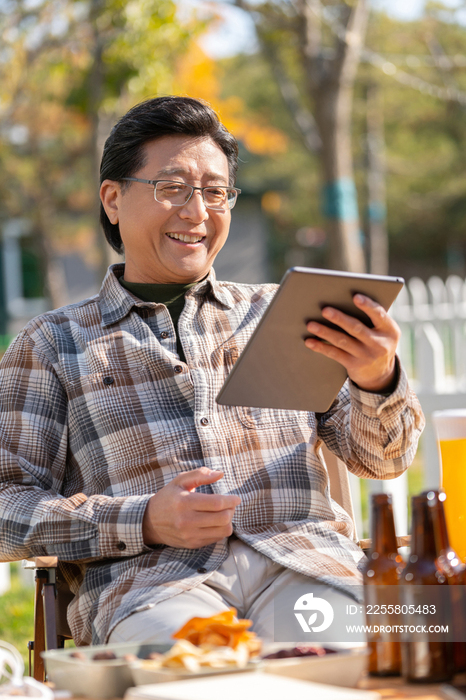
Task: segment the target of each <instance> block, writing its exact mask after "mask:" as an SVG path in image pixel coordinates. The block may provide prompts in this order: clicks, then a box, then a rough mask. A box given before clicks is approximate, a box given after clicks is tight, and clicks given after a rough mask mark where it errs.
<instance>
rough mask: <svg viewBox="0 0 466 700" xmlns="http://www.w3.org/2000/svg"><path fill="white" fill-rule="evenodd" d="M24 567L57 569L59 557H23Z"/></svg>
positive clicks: (22, 564) (22, 563)
mask: <svg viewBox="0 0 466 700" xmlns="http://www.w3.org/2000/svg"><path fill="white" fill-rule="evenodd" d="M21 566H22V568H23V569H56V568H57V566H58V557H34V559H23V560H22V562H21Z"/></svg>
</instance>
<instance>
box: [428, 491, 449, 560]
mask: <svg viewBox="0 0 466 700" xmlns="http://www.w3.org/2000/svg"><path fill="white" fill-rule="evenodd" d="M431 509H432V519H433V522H434V525H435V537H436V545H437V551H438V553H439V554H441V553H442V552H446V551H448V550H449V549H451V548H450V540H449V538H448V530H447V521H446V518H445V510H444V508H443V503H441V502H440V501H437V503H436V504H435V505H434V506H431Z"/></svg>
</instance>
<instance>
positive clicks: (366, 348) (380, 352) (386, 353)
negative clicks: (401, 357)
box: [304, 294, 400, 392]
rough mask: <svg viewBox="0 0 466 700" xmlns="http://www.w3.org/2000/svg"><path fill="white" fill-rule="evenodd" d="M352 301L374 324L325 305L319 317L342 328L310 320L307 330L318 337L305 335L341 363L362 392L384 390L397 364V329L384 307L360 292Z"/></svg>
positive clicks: (317, 349) (309, 342)
mask: <svg viewBox="0 0 466 700" xmlns="http://www.w3.org/2000/svg"><path fill="white" fill-rule="evenodd" d="M353 301H354V303H355V305H356V306H357V307H358V309H361V311H364V313H366V314H367V315H368V316H369V318H370V320H371V321H372V323H373V326H374V327H373V328H368V327H367V326H365V325H364V323H362V322H361V321H359V320H358V319H356V318H353V317H352V316H348V315H347V314H345V313H343V312H342V311H339V310H338V309H334V308H332V307H330V306H326V307H325V308H324V309H323V310H322V316H323V317H324V318H325V319H326V320H327V321H331V322H332V323H333V324H335V325H337V326H339V327H340V328H342V330H343V331H346V333H343V332H341V331H338V330H334V329H331V328H327V326H324V325H323V324H321V323H317V322H315V321H311V322H310V323H308V324H307V329H308V331H309V332H310V333H312V334H313V335H316V336H318V338H319V340H317V339H314V338H307V339H306V340H305V341H304V342H305V344H306V346H307V347H308V348H310V349H311V350H314V351H315V352H319V353H321V354H322V355H325V356H326V357H330V358H331V359H332V360H336V361H337V362H340V364H342V365H343V366H344V367H345V368H346V371H347V372H348V376H349V378H350V379H351V380H352V381H353V382H355V384H357V385H358V386H359V387H360V388H361V389H363V390H365V391H373V392H384V391H386V390H387V389H388V388H389V387H390V386H391V384H392V383H393V381H394V378H395V372H396V364H395V352H396V348H397V345H398V341H399V339H400V329H399V327H398V325H397V324H396V323H395V321H394V320H393V319H392V318H390V316H389V315H388V313H387V312H386V311H385V309H384V308H383V307H382V306H380V304H377V302H375V301H373V300H372V299H370V298H369V297H366V296H364V295H363V294H356V295H355V296H354V297H353Z"/></svg>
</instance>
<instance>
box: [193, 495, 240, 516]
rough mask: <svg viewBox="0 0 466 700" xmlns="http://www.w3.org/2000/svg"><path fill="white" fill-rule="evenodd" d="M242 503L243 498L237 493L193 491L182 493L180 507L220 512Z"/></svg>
mask: <svg viewBox="0 0 466 700" xmlns="http://www.w3.org/2000/svg"><path fill="white" fill-rule="evenodd" d="M240 503H241V498H240V497H239V496H236V495H235V494H224V493H192V492H184V493H183V494H181V499H180V507H181V508H185V509H190V510H195V511H210V512H211V513H218V512H220V511H222V510H229V509H233V510H234V509H235V508H236V506H239V504H240Z"/></svg>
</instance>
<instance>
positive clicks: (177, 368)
mask: <svg viewBox="0 0 466 700" xmlns="http://www.w3.org/2000/svg"><path fill="white" fill-rule="evenodd" d="M182 371H183V368H182V366H181V365H175V372H176V374H179V373H180V372H182Z"/></svg>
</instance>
